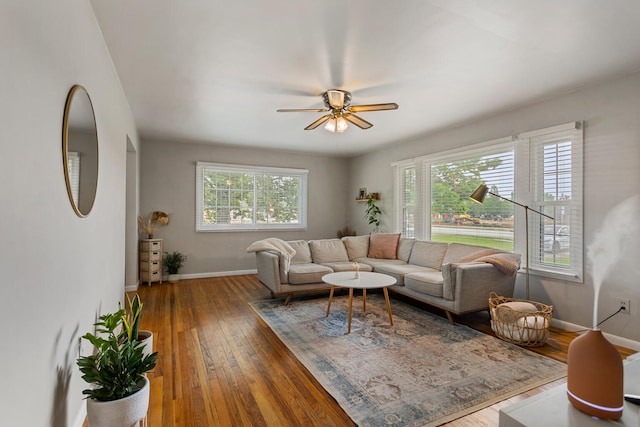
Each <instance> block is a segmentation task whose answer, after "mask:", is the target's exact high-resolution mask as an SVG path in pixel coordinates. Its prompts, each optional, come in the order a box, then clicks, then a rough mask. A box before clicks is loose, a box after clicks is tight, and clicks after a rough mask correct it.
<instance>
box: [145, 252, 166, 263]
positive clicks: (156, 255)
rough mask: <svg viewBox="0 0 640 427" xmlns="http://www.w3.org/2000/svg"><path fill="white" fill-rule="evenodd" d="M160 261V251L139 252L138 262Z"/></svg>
mask: <svg viewBox="0 0 640 427" xmlns="http://www.w3.org/2000/svg"><path fill="white" fill-rule="evenodd" d="M160 259H162V252H160V251H147V252H140V261H160Z"/></svg>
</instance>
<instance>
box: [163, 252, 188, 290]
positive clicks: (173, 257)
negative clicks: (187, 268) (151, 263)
mask: <svg viewBox="0 0 640 427" xmlns="http://www.w3.org/2000/svg"><path fill="white" fill-rule="evenodd" d="M185 259H187V257H186V256H185V255H184V254H182V253H181V252H178V251H173V252H171V253H168V252H165V255H164V260H163V261H164V265H165V266H166V267H167V274H168V276H167V280H168V281H169V283H176V282H177V281H178V280H180V275H179V274H178V272H179V271H180V268H181V267H182V263H183V262H184V260H185Z"/></svg>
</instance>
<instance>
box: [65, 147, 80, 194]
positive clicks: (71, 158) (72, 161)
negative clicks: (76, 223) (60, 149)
mask: <svg viewBox="0 0 640 427" xmlns="http://www.w3.org/2000/svg"><path fill="white" fill-rule="evenodd" d="M67 169H68V170H69V184H70V186H71V196H72V197H73V200H74V201H75V202H76V206H78V191H79V189H80V155H79V154H78V153H77V152H75V151H69V152H68V153H67Z"/></svg>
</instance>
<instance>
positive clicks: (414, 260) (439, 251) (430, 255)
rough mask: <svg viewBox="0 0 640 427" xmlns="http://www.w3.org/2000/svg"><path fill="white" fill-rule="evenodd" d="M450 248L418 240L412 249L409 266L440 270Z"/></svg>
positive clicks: (444, 244) (445, 245)
mask: <svg viewBox="0 0 640 427" xmlns="http://www.w3.org/2000/svg"><path fill="white" fill-rule="evenodd" d="M448 246H449V245H447V244H446V243H437V242H429V241H426V240H416V242H415V243H414V244H413V249H411V256H410V257H409V264H415V265H421V266H423V267H429V268H435V269H436V270H440V267H441V266H442V260H443V259H444V256H445V253H446V252H447V248H448Z"/></svg>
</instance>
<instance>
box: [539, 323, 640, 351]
mask: <svg viewBox="0 0 640 427" xmlns="http://www.w3.org/2000/svg"><path fill="white" fill-rule="evenodd" d="M551 325H553V326H556V327H558V328H561V329H564V330H567V331H575V332H579V331H586V330H588V329H590V327H588V326H582V325H576V324H575V323H569V322H565V321H564V320H559V319H553V318H552V319H551ZM602 335H604V336H605V338H606V339H607V340H609V342H610V343H611V344H614V345H619V346H621V347H626V348H630V349H631V350H635V351H640V342H638V341H634V340H630V339H628V338H624V337H619V336H617V335H613V334H608V333H606V332H603V333H602Z"/></svg>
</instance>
